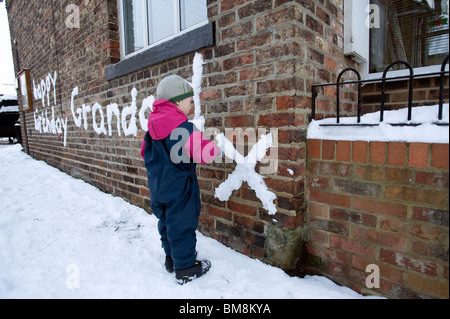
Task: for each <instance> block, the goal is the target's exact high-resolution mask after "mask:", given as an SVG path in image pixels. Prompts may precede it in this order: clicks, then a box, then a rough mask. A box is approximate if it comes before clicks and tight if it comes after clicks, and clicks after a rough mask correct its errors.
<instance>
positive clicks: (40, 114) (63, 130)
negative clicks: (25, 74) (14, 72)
mask: <svg viewBox="0 0 450 319" xmlns="http://www.w3.org/2000/svg"><path fill="white" fill-rule="evenodd" d="M57 78H58V73H57V72H56V71H55V72H54V74H53V76H52V75H51V74H50V73H48V75H47V76H46V77H45V79H42V80H41V82H40V83H38V84H37V85H36V83H35V81H34V79H33V95H34V99H35V100H41V101H42V108H43V110H39V109H38V108H36V110H35V111H34V128H35V130H36V131H38V132H40V133H50V134H54V135H58V136H61V134H62V135H63V136H64V138H63V144H64V146H66V145H67V117H66V118H65V119H63V118H59V117H58V118H55V105H56V79H57ZM51 93H52V94H51ZM51 95H52V97H53V101H52V99H51ZM52 102H53V105H52ZM46 106H47V107H48V108H51V111H52V112H51V115H50V118H49V113H48V109H45V108H46Z"/></svg>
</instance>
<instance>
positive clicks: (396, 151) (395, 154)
mask: <svg viewBox="0 0 450 319" xmlns="http://www.w3.org/2000/svg"><path fill="white" fill-rule="evenodd" d="M405 163H406V143H401V142H392V143H389V144H388V164H389V165H393V166H405Z"/></svg>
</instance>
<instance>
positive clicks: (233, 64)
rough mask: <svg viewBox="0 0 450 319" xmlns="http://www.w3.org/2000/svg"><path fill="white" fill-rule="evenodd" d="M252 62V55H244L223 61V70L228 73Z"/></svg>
mask: <svg viewBox="0 0 450 319" xmlns="http://www.w3.org/2000/svg"><path fill="white" fill-rule="evenodd" d="M253 62H254V57H253V53H251V52H250V53H246V54H243V55H240V56H237V57H233V58H230V59H227V60H224V61H223V70H224V71H228V70H232V69H234V68H238V67H241V66H244V65H249V64H252V63H253Z"/></svg>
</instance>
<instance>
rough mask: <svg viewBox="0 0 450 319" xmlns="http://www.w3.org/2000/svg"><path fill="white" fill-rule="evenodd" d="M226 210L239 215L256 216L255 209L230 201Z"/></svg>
mask: <svg viewBox="0 0 450 319" xmlns="http://www.w3.org/2000/svg"><path fill="white" fill-rule="evenodd" d="M228 209H229V210H231V211H233V212H238V213H240V214H244V215H249V216H256V207H254V206H249V205H246V204H242V203H238V202H235V201H232V200H230V201H228Z"/></svg>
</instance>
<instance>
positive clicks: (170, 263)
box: [164, 256, 174, 273]
mask: <svg viewBox="0 0 450 319" xmlns="http://www.w3.org/2000/svg"><path fill="white" fill-rule="evenodd" d="M164 266H165V267H166V270H167V271H168V272H170V273H173V271H174V269H173V259H172V257H171V256H166V261H165V263H164Z"/></svg>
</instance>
